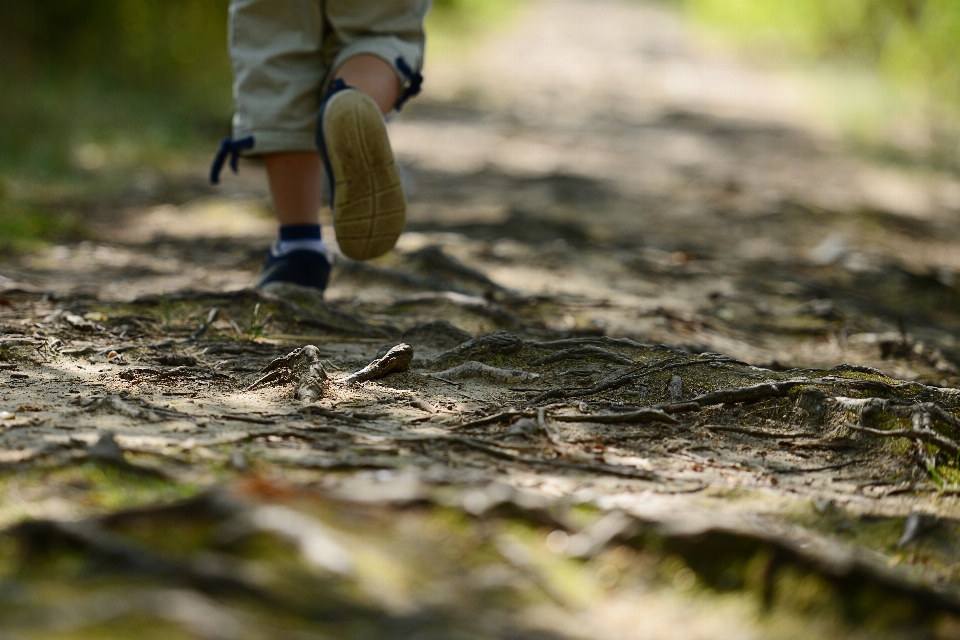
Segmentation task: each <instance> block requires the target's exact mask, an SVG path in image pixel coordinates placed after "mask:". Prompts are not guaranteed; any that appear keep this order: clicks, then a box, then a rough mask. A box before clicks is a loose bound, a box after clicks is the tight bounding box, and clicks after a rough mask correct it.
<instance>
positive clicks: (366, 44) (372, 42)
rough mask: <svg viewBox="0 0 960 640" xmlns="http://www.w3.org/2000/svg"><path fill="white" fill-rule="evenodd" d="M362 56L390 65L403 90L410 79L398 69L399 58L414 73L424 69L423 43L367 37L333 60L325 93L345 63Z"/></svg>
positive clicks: (344, 49) (394, 37)
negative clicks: (369, 56)
mask: <svg viewBox="0 0 960 640" xmlns="http://www.w3.org/2000/svg"><path fill="white" fill-rule="evenodd" d="M360 55H372V56H376V57H378V58H380V59H381V60H383V61H384V62H386V63H387V64H389V65H390V68H391V69H393V72H394V73H395V74H397V80H399V81H400V87H401V88H402V87H406V86H407V84H408V83H409V82H410V78H409V77H407V75H406V74H404V73H403V72H402V71H400V69H399V68H398V67H397V58H402V59H403V60H404V61H405V62H406V63H407V64H408V65H409V66H410V68H411V69H413V70H414V71H420V69H421V68H422V67H423V43H422V42H420V43H417V42H410V41H409V40H404V39H402V38H398V37H396V36H367V37H364V38H361V39H358V40H355V41H353V42H350V43H348V44H347V45H345V46H344V47H343V48H342V49H340V51H339V52H338V53H337V56H336V57H335V58H334V59H333V65H332V66H331V70H330V74H329V75H328V77H327V79H326V80H325V81H324V84H323V87H324V89H323V90H324V92H326V89H327V87H328V86H329V85H330V83H331V82H333V79H334V78H335V77H336V74H337V71H339V70H340V67H342V66H343V63H345V62H346V61H347V60H349V59H350V58H354V57H356V56H360Z"/></svg>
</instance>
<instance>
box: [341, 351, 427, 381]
mask: <svg viewBox="0 0 960 640" xmlns="http://www.w3.org/2000/svg"><path fill="white" fill-rule="evenodd" d="M411 362H413V347H411V346H410V345H408V344H404V343H401V344H398V345H396V346H395V347H392V348H391V349H390V350H389V351H387V353H386V355H384V356H383V357H382V358H378V359H376V360H374V361H373V362H371V363H370V364H368V365H367V366H365V367H364V368H363V369H360V371H357V372H355V373H351V374H350V375H348V376H346V377H343V378H340V379H338V380H337V381H336V382H337V383H339V384H353V383H356V382H364V381H366V380H376V379H377V378H382V377H384V376H386V375H389V374H391V373H395V372H398V371H406V370H407V369H409V368H410V363H411Z"/></svg>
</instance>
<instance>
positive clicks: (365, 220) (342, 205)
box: [321, 91, 407, 260]
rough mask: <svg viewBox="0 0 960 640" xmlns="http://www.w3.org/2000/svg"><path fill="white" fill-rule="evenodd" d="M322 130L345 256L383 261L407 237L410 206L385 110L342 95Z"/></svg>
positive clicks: (355, 95) (328, 109) (330, 104)
mask: <svg viewBox="0 0 960 640" xmlns="http://www.w3.org/2000/svg"><path fill="white" fill-rule="evenodd" d="M321 126H322V127H323V131H322V134H323V141H324V145H325V146H326V149H325V152H326V153H325V156H326V160H327V162H328V163H329V169H330V172H331V174H332V176H333V181H332V182H333V184H332V185H331V186H332V187H333V228H334V230H335V231H336V234H337V243H338V244H339V245H340V250H341V251H343V253H344V255H346V256H348V257H350V258H353V259H354V260H369V259H370V258H376V257H377V256H381V255H383V254H385V253H386V252H388V251H390V249H392V248H393V246H394V245H395V244H396V242H397V238H399V237H400V234H401V233H402V232H403V227H404V225H405V224H406V219H407V202H406V198H405V197H404V195H403V185H402V184H401V183H400V171H399V169H398V168H397V163H396V161H395V160H394V158H393V151H392V150H391V149H390V140H389V138H388V137H387V127H386V125H385V124H384V122H383V116H382V115H381V113H380V108H379V107H378V106H377V105H376V103H375V102H374V101H373V100H372V99H371V98H370V97H369V96H367V95H366V94H364V93H361V92H360V91H340V92H339V93H336V94H334V95H332V96H330V98H329V100H328V101H327V104H326V105H325V106H324V113H323V119H322V124H321Z"/></svg>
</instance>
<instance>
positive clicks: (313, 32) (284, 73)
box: [230, 0, 431, 155]
mask: <svg viewBox="0 0 960 640" xmlns="http://www.w3.org/2000/svg"><path fill="white" fill-rule="evenodd" d="M430 4H431V0H231V2H230V59H231V61H232V63H233V77H234V84H233V96H234V101H235V102H236V112H235V114H234V116H233V137H234V139H235V140H238V139H240V138H245V137H247V136H253V140H254V143H253V148H252V149H250V150H248V151H247V152H246V155H259V154H263V153H276V152H281V151H310V150H315V149H316V146H315V143H314V133H315V131H316V125H317V122H316V119H317V110H318V109H319V107H320V97H321V95H322V92H323V91H325V89H326V87H327V85H328V84H329V83H330V81H331V80H332V79H333V74H334V72H335V71H336V70H337V69H339V68H340V66H341V65H342V64H343V63H344V62H345V61H347V60H348V59H349V58H352V57H354V56H356V55H359V54H370V55H375V56H377V57H378V58H382V59H383V60H384V61H386V62H387V63H388V64H390V66H392V67H393V68H394V71H396V73H397V77H398V78H399V79H400V83H401V86H407V85H408V84H409V82H410V78H408V77H407V75H406V74H405V73H404V72H403V71H402V70H401V69H400V68H398V65H397V59H398V58H399V59H402V60H403V61H404V62H405V63H406V65H408V66H409V68H410V69H412V70H414V71H419V70H420V69H421V68H422V66H423V45H424V35H423V19H424V17H425V16H426V14H427V11H428V10H429V8H430Z"/></svg>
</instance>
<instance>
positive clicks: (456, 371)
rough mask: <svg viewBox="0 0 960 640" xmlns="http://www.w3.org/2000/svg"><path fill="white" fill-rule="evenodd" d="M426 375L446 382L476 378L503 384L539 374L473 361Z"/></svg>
mask: <svg viewBox="0 0 960 640" xmlns="http://www.w3.org/2000/svg"><path fill="white" fill-rule="evenodd" d="M427 375H428V376H430V377H431V378H437V379H440V380H446V381H448V382H452V381H454V380H463V379H464V378H476V377H486V378H491V379H493V380H501V381H503V382H519V381H522V380H536V379H537V378H539V377H540V374H539V373H530V372H527V371H522V370H519V369H500V368H498V367H491V366H490V365H487V364H483V363H482V362H477V361H475V360H472V361H470V362H464V363H463V364H461V365H459V366H456V367H453V368H452V369H447V370H445V371H439V372H437V373H428V374H427Z"/></svg>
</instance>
